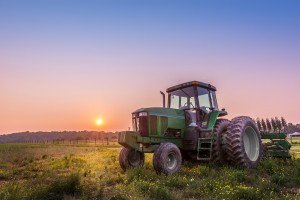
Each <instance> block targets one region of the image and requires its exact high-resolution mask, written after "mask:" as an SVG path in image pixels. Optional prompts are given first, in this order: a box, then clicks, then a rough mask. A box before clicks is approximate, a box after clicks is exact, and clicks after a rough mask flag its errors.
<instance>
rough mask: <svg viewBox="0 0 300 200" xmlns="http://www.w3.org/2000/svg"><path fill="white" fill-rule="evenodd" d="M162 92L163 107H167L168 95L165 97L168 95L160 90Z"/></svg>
mask: <svg viewBox="0 0 300 200" xmlns="http://www.w3.org/2000/svg"><path fill="white" fill-rule="evenodd" d="M160 93H161V95H162V96H163V107H164V108H165V107H166V97H165V96H166V95H165V93H163V92H162V91H160Z"/></svg>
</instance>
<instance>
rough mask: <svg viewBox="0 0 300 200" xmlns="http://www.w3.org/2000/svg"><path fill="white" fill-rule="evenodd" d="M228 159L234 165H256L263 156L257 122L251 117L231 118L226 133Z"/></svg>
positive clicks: (248, 166) (250, 166)
mask: <svg viewBox="0 0 300 200" xmlns="http://www.w3.org/2000/svg"><path fill="white" fill-rule="evenodd" d="M226 153H227V159H228V160H229V161H230V162H231V163H232V164H234V165H239V166H243V167H247V168H252V167H256V166H257V165H258V164H259V163H260V161H261V158H262V144H261V138H260V133H259V130H258V128H257V126H256V123H255V122H254V121H253V119H251V118H250V117H245V116H242V117H236V118H234V119H232V120H231V122H230V124H229V126H228V130H227V134H226Z"/></svg>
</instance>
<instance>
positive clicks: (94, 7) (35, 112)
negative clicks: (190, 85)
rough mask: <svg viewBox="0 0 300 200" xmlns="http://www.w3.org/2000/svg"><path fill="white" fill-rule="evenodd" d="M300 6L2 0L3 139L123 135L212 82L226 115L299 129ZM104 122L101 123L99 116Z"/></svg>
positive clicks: (295, 3) (0, 123) (0, 118)
mask: <svg viewBox="0 0 300 200" xmlns="http://www.w3.org/2000/svg"><path fill="white" fill-rule="evenodd" d="M299 6H300V3H299V1H283V0H282V1H277V0H274V1H264V0H263V1H234V0H225V1H208V0H207V1H194V0H192V1H189V3H188V4H187V3H186V1H146V0H142V1H137V0H132V1H120V0H119V1H117V0H110V1H109V0H107V1H104V0H103V1H89V0H88V1H83V0H75V1H71V0H69V1H58V0H51V1H50V0H45V1H15V0H12V1H4V0H0V27H1V28H0V74H1V79H0V91H1V96H0V97H1V101H0V134H3V133H10V132H16V131H26V130H29V131H38V130H96V129H101V130H111V131H115V130H125V129H127V128H128V127H129V126H131V115H130V114H131V112H132V111H134V110H135V109H138V108H140V107H150V106H161V105H162V102H161V95H160V94H159V90H163V91H164V90H165V89H166V88H167V87H170V86H173V85H175V84H179V83H182V82H186V81H191V80H198V81H203V82H208V83H211V84H212V85H215V86H216V87H217V89H218V93H217V96H218V101H219V106H220V107H222V108H223V107H224V108H226V110H227V111H228V112H229V116H228V118H229V119H230V118H233V117H235V116H239V115H249V116H251V117H254V118H255V117H275V116H278V117H280V116H284V117H285V118H286V120H287V121H288V122H292V123H300V103H299V101H300V92H299V91H300V56H299V55H300V37H299V36H300V12H299ZM97 118H102V119H103V122H104V123H103V126H102V127H99V128H98V127H96V126H95V120H96V119H97Z"/></svg>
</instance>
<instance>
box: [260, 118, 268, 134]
mask: <svg viewBox="0 0 300 200" xmlns="http://www.w3.org/2000/svg"><path fill="white" fill-rule="evenodd" d="M261 125H262V128H263V130H264V132H266V131H267V125H266V122H265V120H264V119H261Z"/></svg>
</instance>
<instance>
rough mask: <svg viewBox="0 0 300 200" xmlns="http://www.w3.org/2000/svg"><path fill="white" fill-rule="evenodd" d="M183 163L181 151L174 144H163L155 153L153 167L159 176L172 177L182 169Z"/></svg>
mask: <svg viewBox="0 0 300 200" xmlns="http://www.w3.org/2000/svg"><path fill="white" fill-rule="evenodd" d="M181 162H182V157H181V153H180V150H179V148H178V147H177V146H176V145H175V144H173V143H169V142H168V143H161V144H160V145H159V147H158V148H157V149H156V150H155V151H154V155H153V167H154V169H155V171H156V173H157V174H160V173H163V174H166V175H172V174H174V173H176V172H177V171H178V170H179V169H180V167H181Z"/></svg>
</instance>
